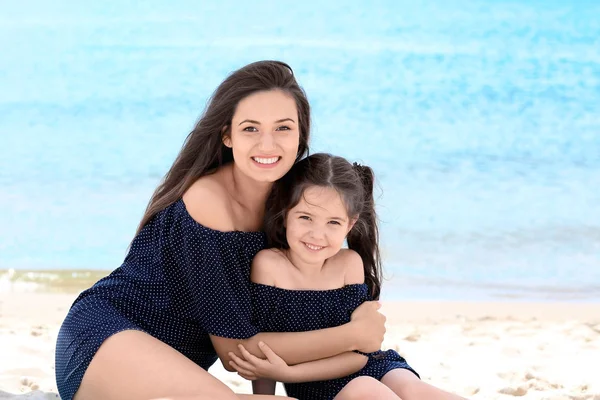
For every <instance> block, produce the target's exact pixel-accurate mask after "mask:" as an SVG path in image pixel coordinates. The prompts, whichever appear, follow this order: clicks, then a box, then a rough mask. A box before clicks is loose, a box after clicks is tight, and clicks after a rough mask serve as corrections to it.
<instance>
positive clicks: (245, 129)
mask: <svg viewBox="0 0 600 400" xmlns="http://www.w3.org/2000/svg"><path fill="white" fill-rule="evenodd" d="M243 130H244V131H245V132H258V129H256V128H255V127H253V126H247V127H245V128H244V129H243Z"/></svg>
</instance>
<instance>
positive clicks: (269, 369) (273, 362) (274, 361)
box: [229, 342, 292, 382]
mask: <svg viewBox="0 0 600 400" xmlns="http://www.w3.org/2000/svg"><path fill="white" fill-rule="evenodd" d="M238 348H239V349H240V352H241V353H242V357H243V359H242V358H240V357H238V356H236V355H235V354H234V353H229V357H231V360H232V361H229V365H231V366H232V367H233V368H234V369H235V370H236V371H237V372H238V375H239V376H241V377H242V378H244V379H247V380H249V381H253V380H256V379H259V378H266V379H271V380H274V381H279V382H286V381H287V380H289V378H290V376H291V374H292V367H290V366H289V365H287V363H286V362H285V361H284V360H283V359H282V358H281V357H279V356H278V355H277V354H275V352H274V351H273V350H271V348H270V347H269V346H267V345H266V343H263V342H260V343H258V348H259V349H260V351H261V352H262V353H263V354H264V356H265V357H266V360H263V359H262V358H258V357H256V356H254V355H252V354H250V353H249V352H248V350H246V348H245V347H244V346H242V345H241V344H240V345H238Z"/></svg>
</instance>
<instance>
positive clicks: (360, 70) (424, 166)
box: [0, 0, 600, 300]
mask: <svg viewBox="0 0 600 400" xmlns="http://www.w3.org/2000/svg"><path fill="white" fill-rule="evenodd" d="M204 3H207V4H204ZM598 49H600V3H597V2H587V1H573V2H568V3H567V2H556V1H551V2H541V1H521V2H514V1H491V0H490V1H450V2H442V1H437V2H435V1H425V2H418V4H416V2H408V1H391V0H390V1H375V2H372V3H370V5H369V6H367V5H366V3H364V2H348V3H347V4H346V5H345V6H344V8H343V9H340V8H339V6H338V5H334V4H333V3H332V4H328V3H327V2H316V1H312V0H307V1H304V2H296V3H295V4H292V3H291V2H290V3H289V4H287V3H285V2H273V1H266V0H260V1H256V2H252V3H251V4H250V3H247V2H241V1H240V2H235V1H227V0H226V1H220V2H218V3H213V4H208V2H191V1H171V2H168V3H164V2H159V1H148V2H145V3H144V4H143V5H142V3H138V2H133V1H112V0H111V1H106V2H99V3H93V4H87V3H85V4H84V3H81V2H75V1H58V2H53V3H52V4H49V3H47V2H41V1H22V2H18V3H16V2H13V3H7V2H5V3H4V4H2V6H1V11H0V269H4V270H7V269H16V270H24V271H29V270H50V269H53V270H56V269H58V270H68V269H93V270H110V269H113V268H115V267H117V266H119V264H120V263H121V261H122V259H123V257H124V255H125V251H126V248H127V245H128V244H129V241H130V240H131V238H132V235H133V233H134V231H135V229H136V226H137V223H138V222H139V219H140V217H141V215H142V212H143V210H144V208H145V205H146V203H147V201H148V198H149V196H150V194H151V192H152V190H153V189H154V187H155V186H156V184H157V183H158V181H159V180H160V178H161V177H162V176H163V174H164V173H165V172H166V171H167V169H168V167H169V166H170V164H171V163H172V161H173V159H174V157H175V155H176V154H177V152H178V150H179V148H180V146H181V144H182V142H183V139H184V138H185V136H186V135H187V133H188V132H189V130H190V129H191V127H192V126H193V124H194V122H195V121H196V119H197V118H198V116H199V115H200V113H201V111H202V109H203V107H204V105H205V102H206V100H207V98H208V96H209V95H210V94H211V92H212V91H213V90H214V88H215V87H216V86H217V85H218V83H219V82H220V81H221V80H222V79H223V78H224V77H225V76H226V75H227V74H228V73H229V72H230V71H232V70H234V69H236V68H239V67H240V66H242V65H244V64H246V63H248V62H252V61H255V60H259V59H266V58H269V59H281V60H284V61H286V62H288V63H289V64H290V65H292V67H293V68H294V70H295V72H296V74H297V76H298V80H299V81H300V83H301V84H302V85H303V87H304V88H305V90H306V91H307V93H308V96H309V100H310V101H311V103H312V106H313V110H314V114H313V125H314V131H313V140H312V151H313V152H315V151H330V152H334V153H336V154H340V155H344V156H346V157H348V158H350V159H352V160H356V161H361V162H363V163H366V164H369V165H371V166H372V167H373V168H374V169H375V171H376V173H377V175H378V178H379V189H380V190H379V191H378V196H379V198H378V207H379V208H378V211H379V214H380V217H381V220H382V223H381V231H382V246H383V250H384V254H385V261H386V262H385V266H386V276H387V277H388V278H389V279H390V280H389V282H386V284H385V286H384V297H387V298H479V297H498V296H500V297H502V298H536V299H538V298H542V299H548V298H568V299H572V298H574V299H596V300H597V299H600V206H599V205H600V52H599V51H598ZM0 287H1V285H0Z"/></svg>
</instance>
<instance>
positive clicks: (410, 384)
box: [381, 369, 466, 400]
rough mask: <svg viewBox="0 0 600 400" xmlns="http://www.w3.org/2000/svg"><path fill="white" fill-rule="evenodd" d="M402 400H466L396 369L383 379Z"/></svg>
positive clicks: (405, 370)
mask: <svg viewBox="0 0 600 400" xmlns="http://www.w3.org/2000/svg"><path fill="white" fill-rule="evenodd" d="M381 382H382V383H383V384H384V385H385V386H387V387H388V388H390V389H392V390H393V391H394V393H396V394H397V395H398V396H400V398H401V399H402V400H421V399H427V400H466V399H465V398H464V397H460V396H458V395H455V394H452V393H449V392H446V391H444V390H441V389H438V388H436V387H435V386H431V385H430V384H428V383H425V382H423V381H422V380H420V379H419V378H417V377H416V375H415V374H413V373H412V372H410V371H409V370H407V369H394V370H392V371H390V372H388V373H387V374H385V376H384V377H383V378H382V379H381Z"/></svg>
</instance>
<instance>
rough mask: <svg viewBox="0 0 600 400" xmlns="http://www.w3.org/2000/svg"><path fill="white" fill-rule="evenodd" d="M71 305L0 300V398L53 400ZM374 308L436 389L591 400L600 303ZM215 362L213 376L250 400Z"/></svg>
mask: <svg viewBox="0 0 600 400" xmlns="http://www.w3.org/2000/svg"><path fill="white" fill-rule="evenodd" d="M74 298H75V295H65V294H31V293H0V399H25V398H27V399H57V398H58V395H57V394H56V384H55V383H54V369H53V365H54V345H55V340H56V335H57V333H58V329H59V326H60V323H61V321H62V318H63V317H64V315H65V314H66V312H67V310H68V308H69V306H70V304H71V302H72V301H73V299H74ZM383 311H384V313H385V314H386V315H387V316H388V334H387V336H386V341H385V343H384V347H385V348H395V349H397V350H398V351H399V352H400V353H401V354H402V355H403V356H404V357H406V358H407V360H408V361H409V363H410V364H411V365H412V366H413V367H414V368H415V369H417V370H418V371H419V372H420V373H421V375H422V378H423V379H425V380H426V381H429V382H431V383H433V384H435V385H437V386H439V387H442V388H445V389H447V390H450V391H454V392H456V393H458V394H461V395H463V396H466V397H468V398H471V399H513V398H515V397H522V398H525V399H539V400H542V399H545V400H563V399H588V400H592V399H593V400H600V368H599V367H600V362H599V360H600V304H567V303H560V304H552V303H539V304H536V303H460V302H388V303H386V304H385V306H384V308H383ZM217 364H218V365H216V366H215V367H213V368H212V369H211V372H212V373H213V374H215V375H216V376H217V377H219V379H221V380H223V381H224V382H225V383H227V384H228V385H229V386H230V387H232V388H233V389H234V390H235V391H236V392H239V393H250V391H251V388H250V383H249V382H247V381H244V380H242V379H241V378H239V377H238V376H237V375H235V374H231V373H228V372H226V371H225V370H223V369H222V368H221V367H220V363H217ZM278 393H280V394H283V392H282V391H281V388H279V392H278Z"/></svg>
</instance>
